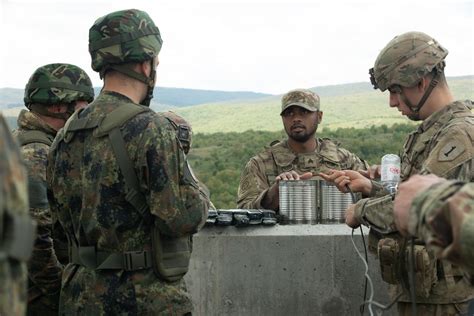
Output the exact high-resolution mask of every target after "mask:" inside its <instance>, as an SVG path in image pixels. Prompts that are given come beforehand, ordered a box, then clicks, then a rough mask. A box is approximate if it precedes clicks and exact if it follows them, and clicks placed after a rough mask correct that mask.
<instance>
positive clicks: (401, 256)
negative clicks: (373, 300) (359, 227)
mask: <svg viewBox="0 0 474 316" xmlns="http://www.w3.org/2000/svg"><path fill="white" fill-rule="evenodd" d="M417 49H418V50H417ZM393 51H394V52H395V54H392V52H393ZM405 51H407V52H406V53H405V54H406V57H407V58H400V57H396V59H395V60H396V62H395V63H394V64H390V62H389V61H390V58H393V57H391V56H394V55H395V56H400V55H401V54H403V53H404V52H405ZM413 51H416V53H413ZM446 55H447V50H446V49H444V48H443V47H441V45H439V44H438V43H437V42H436V41H435V40H434V39H432V38H431V37H429V36H428V35H426V34H423V33H417V32H409V33H405V34H403V35H400V36H399V37H396V38H395V39H394V40H392V41H391V42H390V43H389V44H388V45H387V46H386V48H385V49H384V50H382V52H381V53H380V55H379V57H378V58H377V61H376V64H375V71H374V70H371V74H372V83H374V86H375V87H376V88H377V87H378V88H380V89H381V90H382V91H384V90H385V89H388V88H390V87H391V85H394V86H396V85H401V86H404V87H407V86H408V87H410V86H413V85H414V84H416V83H417V82H418V80H419V79H420V78H422V77H424V76H425V75H426V74H427V73H429V72H432V73H433V74H434V78H433V79H435V78H436V76H438V74H439V73H440V72H442V71H443V67H444V61H443V60H444V58H445V56H446ZM397 62H398V63H401V64H397ZM377 78H378V79H377ZM387 78H388V79H387ZM395 88H396V87H395ZM431 89H432V88H431ZM430 92H431V90H430V91H428V92H427V96H428V95H429V94H430ZM397 93H400V92H397ZM427 96H426V98H427ZM402 97H403V95H402ZM426 98H422V100H423V99H426ZM406 103H407V105H408V106H409V107H410V108H412V109H416V110H417V111H418V110H419V109H420V107H421V106H422V105H423V102H420V104H418V105H417V106H416V107H415V106H411V104H409V102H406ZM471 106H472V105H471V102H470V101H456V102H453V103H451V104H448V105H446V106H445V107H444V108H442V109H441V110H439V111H437V112H435V113H433V114H431V115H430V116H429V117H428V118H427V119H425V120H424V121H423V123H422V124H421V125H420V126H419V127H418V129H417V130H416V131H414V132H413V133H411V134H410V135H409V137H408V139H407V141H406V142H405V145H404V149H403V153H402V156H401V175H400V179H401V181H405V180H407V179H408V178H409V177H410V176H412V175H415V174H428V173H433V174H435V175H438V176H440V177H444V178H447V179H459V180H464V181H473V180H474V170H473V166H474V161H473V157H474V149H473V141H474V116H473V115H472V113H471ZM376 186H377V185H376ZM378 187H379V188H380V186H378ZM373 192H375V193H380V192H381V190H373ZM380 195H382V196H381V197H378V198H371V199H363V200H360V201H359V202H358V203H357V204H356V208H355V217H356V219H357V220H358V221H359V222H360V223H362V224H364V225H367V226H370V227H371V228H372V230H371V238H369V240H370V244H371V245H369V247H371V248H372V249H373V250H375V249H377V253H378V257H379V259H380V264H381V270H382V277H383V279H384V280H385V281H386V282H388V283H390V284H394V285H395V286H394V287H393V288H392V290H393V294H395V293H403V295H402V296H401V298H400V299H399V304H398V308H399V313H400V314H401V315H405V314H407V315H409V314H410V313H411V304H410V303H408V302H411V300H410V297H409V293H410V292H409V283H408V274H409V273H410V271H409V270H408V265H409V263H408V258H409V256H408V251H409V250H408V249H409V248H410V247H407V245H408V243H409V242H408V240H407V239H406V238H403V237H402V236H401V235H400V234H399V233H398V232H397V231H396V227H395V223H394V218H393V202H392V196H390V195H385V196H384V195H383V194H380ZM374 229H375V230H376V231H378V232H379V233H376V232H375V231H374ZM380 232H381V233H382V234H380ZM376 235H377V236H376ZM415 256H416V258H417V260H419V261H417V266H416V267H415V273H416V274H415V277H416V302H417V309H418V313H419V315H434V314H438V313H440V315H441V314H443V315H455V314H457V313H458V312H459V311H460V310H465V309H466V307H467V304H465V303H464V302H466V301H467V300H469V299H470V298H473V297H474V289H472V288H471V287H469V281H468V280H467V279H466V278H464V277H463V271H462V270H461V269H459V267H457V266H454V265H452V264H450V263H449V262H447V261H445V260H441V261H439V260H436V258H435V255H434V253H433V252H432V251H429V250H427V249H426V247H425V246H424V245H423V243H422V242H421V241H416V246H415Z"/></svg>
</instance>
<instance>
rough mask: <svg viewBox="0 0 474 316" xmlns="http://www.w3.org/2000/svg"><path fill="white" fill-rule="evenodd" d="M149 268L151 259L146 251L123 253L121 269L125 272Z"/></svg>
mask: <svg viewBox="0 0 474 316" xmlns="http://www.w3.org/2000/svg"><path fill="white" fill-rule="evenodd" d="M149 267H151V257H150V256H149V255H148V251H126V252H124V253H123V268H124V270H127V271H134V270H140V269H146V268H149Z"/></svg>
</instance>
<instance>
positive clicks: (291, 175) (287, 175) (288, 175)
mask: <svg viewBox="0 0 474 316" xmlns="http://www.w3.org/2000/svg"><path fill="white" fill-rule="evenodd" d="M312 176H313V174H312V173H311V172H305V173H303V174H302V175H299V174H298V173H297V172H296V171H293V170H291V171H288V172H283V173H281V174H279V175H278V176H277V177H276V178H275V180H277V181H280V180H307V179H311V177H312Z"/></svg>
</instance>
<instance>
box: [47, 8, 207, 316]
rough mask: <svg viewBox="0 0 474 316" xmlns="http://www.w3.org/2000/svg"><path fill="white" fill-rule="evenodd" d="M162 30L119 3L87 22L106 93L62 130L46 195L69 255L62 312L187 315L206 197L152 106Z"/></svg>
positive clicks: (95, 63) (172, 133)
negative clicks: (195, 239) (194, 241)
mask: <svg viewBox="0 0 474 316" xmlns="http://www.w3.org/2000/svg"><path fill="white" fill-rule="evenodd" d="M161 45H162V39H161V34H160V31H159V29H158V27H157V26H156V25H155V23H154V22H153V20H152V19H151V18H150V16H149V15H148V14H147V13H146V12H143V11H140V10H135V9H130V10H123V11H117V12H112V13H110V14H107V15H105V16H103V17H101V18H99V19H97V20H96V21H95V23H94V24H93V25H92V27H91V28H90V30H89V52H90V54H91V57H92V68H93V69H94V70H95V71H97V72H99V73H100V75H101V77H102V78H103V80H104V86H103V88H102V91H101V93H100V95H99V96H98V97H97V98H96V99H95V101H94V102H93V103H91V104H90V105H89V106H88V107H87V108H85V109H83V110H82V111H78V112H76V113H75V114H74V115H73V116H72V117H71V119H70V120H69V121H68V123H67V124H66V126H65V127H64V128H63V129H62V131H61V133H60V134H59V135H58V136H57V138H56V140H55V143H54V145H53V148H52V150H51V152H50V157H49V158H50V160H49V162H48V172H47V178H48V190H49V191H48V193H49V195H48V198H49V202H50V205H51V208H52V210H53V211H54V212H55V213H56V214H57V216H58V218H59V221H60V222H61V224H62V226H63V227H64V229H65V232H66V234H67V236H68V240H69V242H70V244H69V254H70V261H71V263H70V264H68V265H67V266H66V268H65V272H64V273H65V276H64V278H65V279H66V280H67V282H65V283H64V284H63V286H62V288H61V299H60V314H66V315H77V314H84V315H104V314H107V315H118V314H122V313H124V312H126V313H132V314H136V315H145V314H146V315H157V314H162V313H166V314H170V315H185V314H187V313H190V312H191V311H192V303H191V300H190V298H189V296H188V294H187V293H186V286H185V283H184V280H183V276H184V274H185V273H186V272H187V269H188V266H189V259H190V255H191V235H192V234H193V233H195V232H196V231H197V229H198V226H199V224H200V223H201V222H202V221H204V219H205V218H206V217H207V203H206V201H204V200H203V199H202V197H201V195H200V192H199V185H198V183H197V181H196V180H195V178H194V177H193V176H192V173H191V172H190V171H189V170H188V164H187V161H186V156H185V154H184V152H183V150H182V148H181V146H180V143H179V140H178V139H177V137H176V134H175V133H176V132H175V130H174V128H173V125H172V124H171V123H170V121H169V120H168V119H167V118H166V117H165V116H164V115H163V114H157V113H155V112H153V111H152V110H150V108H149V107H147V106H145V105H149V103H150V100H151V97H152V93H153V89H154V85H155V69H156V67H157V65H158V53H159V51H160V49H161Z"/></svg>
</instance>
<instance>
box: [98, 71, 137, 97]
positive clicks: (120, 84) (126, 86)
mask: <svg viewBox="0 0 474 316" xmlns="http://www.w3.org/2000/svg"><path fill="white" fill-rule="evenodd" d="M103 90H104V91H112V92H117V93H120V94H123V95H124V96H126V97H128V98H130V100H132V101H133V102H135V103H140V102H141V100H143V98H144V97H145V95H146V86H145V84H143V83H142V82H139V81H138V80H133V79H128V78H123V77H115V76H107V75H106V77H105V80H104V88H103Z"/></svg>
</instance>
